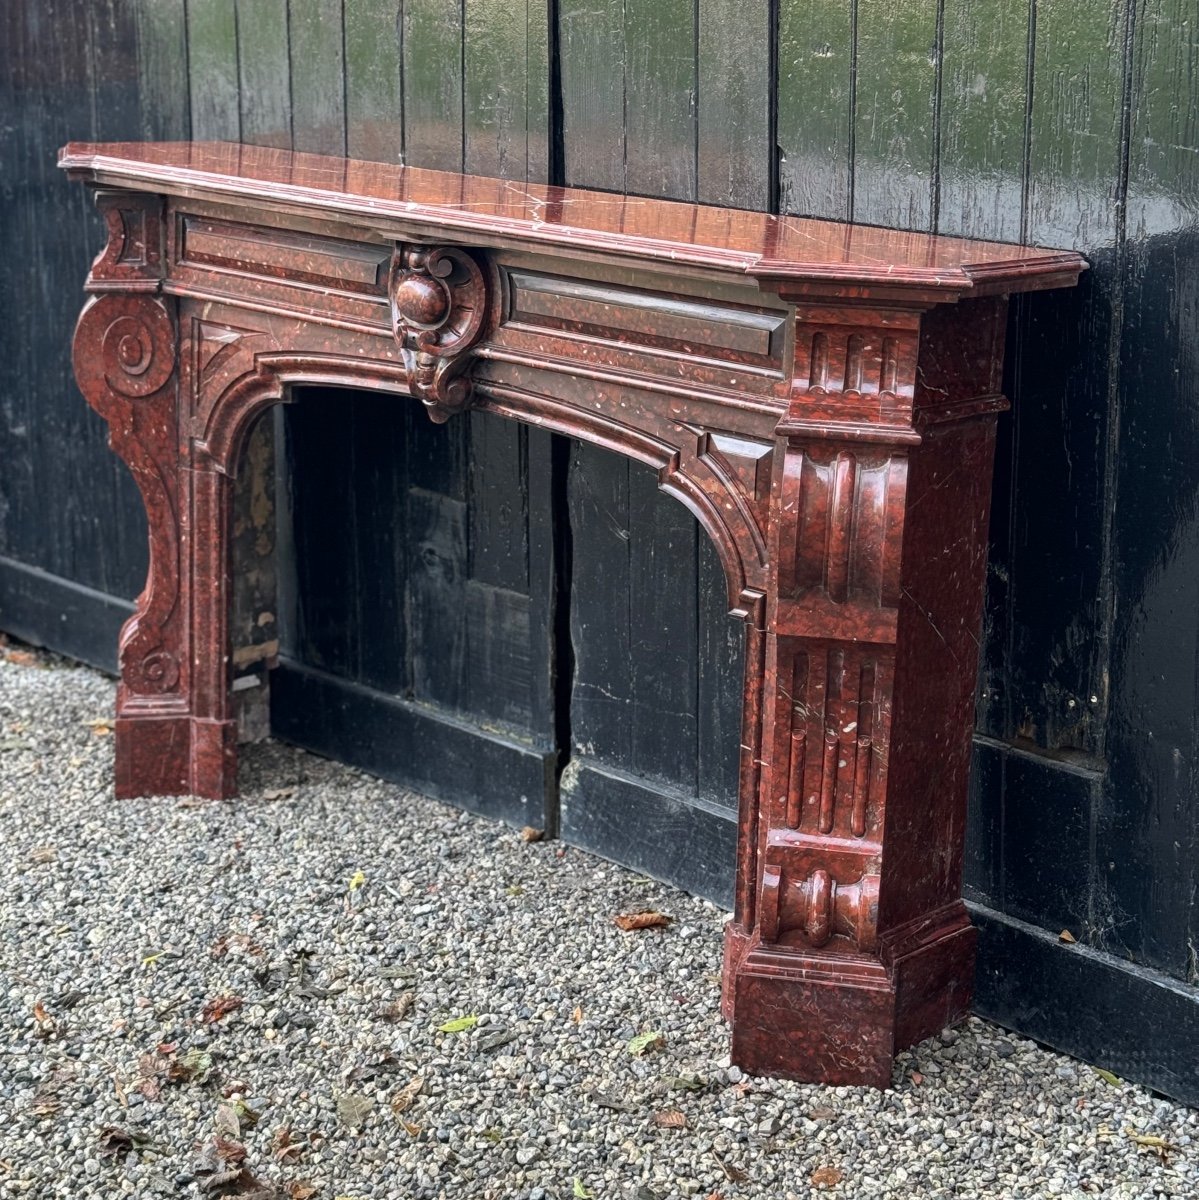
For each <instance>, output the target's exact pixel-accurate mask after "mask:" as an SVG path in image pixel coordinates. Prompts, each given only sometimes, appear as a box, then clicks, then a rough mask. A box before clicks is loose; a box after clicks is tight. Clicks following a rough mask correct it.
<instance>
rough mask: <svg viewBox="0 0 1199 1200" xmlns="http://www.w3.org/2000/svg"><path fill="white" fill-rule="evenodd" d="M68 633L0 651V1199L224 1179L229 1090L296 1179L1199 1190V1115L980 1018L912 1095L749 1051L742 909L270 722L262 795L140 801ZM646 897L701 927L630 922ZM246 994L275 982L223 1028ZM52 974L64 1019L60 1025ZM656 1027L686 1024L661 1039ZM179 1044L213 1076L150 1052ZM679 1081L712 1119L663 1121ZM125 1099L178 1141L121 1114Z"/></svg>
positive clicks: (682, 1091) (554, 1196)
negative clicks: (285, 738)
mask: <svg viewBox="0 0 1199 1200" xmlns="http://www.w3.org/2000/svg"><path fill="white" fill-rule="evenodd" d="M39 661H40V663H41V667H28V666H20V665H18V664H13V663H10V662H8V661H7V660H6V659H4V658H3V656H0V733H2V732H3V731H5V730H7V729H9V728H11V727H13V726H16V725H19V726H21V727H22V729H23V731H24V732H23V733H22V734H21V736H22V737H23V738H27V739H28V740H29V742H30V744H31V745H32V746H34V747H37V749H36V750H35V751H27V750H20V749H18V750H14V751H9V752H6V753H3V754H0V845H2V846H3V847H4V848H5V853H4V854H2V855H0V897H5V898H9V897H17V898H18V899H19V903H15V904H14V903H12V902H11V901H8V902H6V901H3V900H0V906H2V907H3V912H2V916H3V919H2V920H0V1061H2V1062H3V1066H4V1069H3V1070H0V1108H3V1110H4V1113H5V1119H4V1120H3V1121H0V1163H4V1164H12V1167H13V1170H11V1171H10V1170H8V1168H7V1167H6V1168H5V1170H4V1171H0V1200H29V1198H31V1197H32V1198H34V1200H110V1198H112V1200H120V1198H123V1197H126V1196H129V1197H136V1200H143V1198H145V1200H157V1198H158V1197H163V1198H167V1197H170V1198H172V1200H177V1198H178V1197H182V1196H190V1195H192V1194H196V1195H201V1194H207V1193H206V1192H205V1190H204V1186H203V1185H204V1183H205V1180H207V1179H209V1178H210V1177H211V1171H208V1172H207V1173H206V1170H205V1164H204V1161H203V1154H204V1151H205V1147H210V1146H211V1143H212V1138H213V1136H214V1133H215V1124H214V1121H215V1117H216V1111H217V1105H218V1104H224V1105H227V1106H230V1107H233V1108H234V1110H235V1112H236V1113H237V1114H238V1117H237V1119H238V1123H239V1133H238V1139H237V1140H239V1141H240V1142H242V1143H243V1144H244V1146H245V1148H246V1168H247V1170H249V1171H250V1172H251V1173H252V1174H253V1175H254V1176H255V1177H256V1178H258V1179H260V1180H261V1181H262V1182H263V1185H264V1187H265V1189H266V1190H267V1191H268V1192H274V1193H279V1192H281V1191H282V1189H284V1187H285V1185H286V1184H287V1183H288V1182H290V1181H292V1180H295V1179H304V1180H307V1181H309V1182H311V1183H312V1185H313V1186H315V1187H316V1188H317V1189H318V1190H317V1196H318V1197H330V1198H331V1197H335V1196H341V1195H346V1196H353V1197H355V1200H367V1198H368V1197H370V1198H371V1200H417V1198H419V1200H439V1198H441V1197H459V1196H462V1197H467V1196H479V1197H487V1196H495V1197H507V1196H513V1197H527V1200H567V1198H569V1197H571V1196H573V1195H574V1194H575V1186H574V1182H575V1180H576V1179H578V1181H579V1183H580V1184H581V1185H582V1187H583V1188H585V1189H586V1190H587V1191H588V1192H589V1193H590V1194H591V1195H592V1196H594V1197H596V1198H597V1200H609V1198H615V1197H620V1198H625V1197H629V1198H635V1200H668V1198H676V1197H680V1196H707V1195H709V1194H711V1193H713V1192H719V1193H721V1194H722V1195H724V1196H726V1197H727V1198H728V1200H747V1198H749V1197H758V1196H761V1197H777V1198H778V1200H808V1197H809V1195H810V1194H816V1193H814V1192H810V1189H809V1184H808V1180H809V1179H810V1177H811V1175H812V1173H813V1172H814V1171H815V1170H816V1168H817V1167H820V1166H831V1167H835V1168H837V1170H839V1171H840V1172H842V1175H843V1179H842V1181H841V1183H839V1184H838V1185H837V1187H836V1189H835V1192H833V1193H830V1194H833V1195H835V1196H836V1198H837V1200H880V1198H890V1197H897V1198H898V1197H907V1196H912V1197H920V1200H926V1198H927V1200H951V1198H957V1197H969V1198H970V1200H1009V1198H1017V1200H1025V1198H1032V1197H1038V1198H1039V1197H1041V1196H1054V1197H1062V1198H1063V1200H1066V1198H1068V1200H1076V1198H1081V1197H1083V1196H1089V1195H1104V1196H1108V1197H1110V1198H1111V1200H1143V1198H1146V1197H1151V1196H1159V1195H1160V1196H1177V1197H1180V1198H1181V1197H1188V1196H1194V1195H1199V1165H1197V1164H1199V1114H1196V1113H1195V1112H1192V1111H1190V1110H1188V1109H1186V1108H1184V1107H1183V1106H1181V1105H1176V1104H1171V1103H1169V1102H1167V1101H1163V1100H1161V1099H1159V1098H1157V1097H1154V1096H1152V1095H1150V1094H1149V1093H1148V1092H1146V1091H1145V1090H1144V1089H1142V1088H1139V1087H1137V1086H1135V1085H1133V1084H1130V1083H1126V1082H1125V1083H1121V1084H1120V1086H1119V1087H1112V1086H1111V1085H1109V1084H1107V1083H1105V1082H1104V1081H1103V1080H1102V1079H1101V1078H1100V1077H1099V1076H1098V1075H1097V1074H1096V1073H1095V1072H1094V1071H1093V1070H1091V1069H1090V1068H1088V1067H1085V1066H1082V1065H1080V1064H1076V1063H1073V1062H1071V1061H1070V1060H1069V1059H1066V1058H1064V1057H1063V1056H1061V1055H1056V1054H1052V1053H1050V1052H1048V1051H1045V1050H1042V1049H1040V1048H1039V1047H1037V1046H1036V1045H1035V1044H1034V1043H1032V1042H1030V1041H1028V1039H1026V1038H1022V1037H1018V1036H1015V1035H1009V1034H1007V1033H1005V1032H1004V1031H1002V1030H1000V1029H999V1028H998V1027H996V1026H992V1025H988V1024H987V1023H986V1022H984V1021H981V1020H978V1019H971V1020H969V1021H967V1022H966V1023H965V1024H964V1025H962V1026H960V1027H959V1028H957V1029H953V1030H944V1031H942V1032H941V1033H939V1034H938V1035H937V1036H936V1037H934V1038H930V1039H929V1040H928V1041H927V1042H925V1043H923V1044H922V1045H920V1046H918V1047H914V1048H913V1050H912V1051H911V1052H910V1053H905V1054H904V1055H902V1056H901V1057H900V1059H899V1060H898V1062H897V1064H896V1070H895V1074H894V1076H893V1080H892V1088H891V1089H890V1090H888V1091H886V1092H878V1091H873V1090H869V1089H864V1088H846V1087H836V1088H822V1087H818V1086H812V1085H806V1084H798V1083H792V1082H788V1081H785V1080H762V1079H753V1078H749V1077H747V1076H746V1075H745V1074H744V1073H743V1072H742V1070H741V1069H740V1068H739V1067H737V1066H736V1065H734V1064H731V1063H730V1062H729V1059H728V1051H729V1043H728V1029H727V1026H726V1025H725V1024H724V1021H723V1020H722V1018H721V1016H720V1009H719V988H718V985H717V983H716V982H715V981H714V980H715V977H716V976H717V975H718V974H719V971H720V964H721V948H722V947H721V936H722V925H723V921H724V914H723V913H722V912H721V911H720V910H718V909H717V908H715V907H714V906H712V905H710V904H708V903H706V902H705V901H702V900H697V899H694V898H692V897H689V896H686V895H684V894H683V893H681V892H679V891H677V890H675V889H673V888H669V887H667V886H665V885H663V884H659V883H653V882H649V881H646V880H644V879H641V878H639V877H638V876H636V875H635V874H633V873H632V872H630V871H627V870H625V869H623V868H621V867H618V866H614V865H613V864H611V863H607V862H603V861H601V860H599V859H596V858H592V857H590V856H589V855H587V854H584V853H582V852H580V851H578V850H575V849H571V848H566V849H565V850H564V851H563V856H562V857H561V858H558V857H557V854H558V851H559V850H562V849H563V848H562V847H561V846H558V845H554V844H553V843H549V842H543V843H532V844H526V843H524V842H522V841H521V840H520V837H519V835H518V834H517V832H516V831H515V830H511V829H507V828H505V827H503V826H500V825H497V824H495V823H493V822H489V821H486V820H483V819H481V818H477V817H473V816H469V815H467V814H464V813H460V812H457V811H455V810H453V809H450V808H448V807H445V806H443V805H440V804H437V803H435V802H433V801H431V800H428V799H425V798H423V797H420V796H417V795H413V794H412V793H409V792H406V791H404V790H403V789H401V788H398V787H396V786H395V785H394V784H390V783H385V782H381V781H379V780H375V779H371V778H370V777H368V776H366V775H363V774H361V773H359V772H357V771H354V770H351V769H349V768H346V767H343V766H340V765H338V764H336V763H332V762H329V761H327V760H324V759H318V758H315V757H312V756H309V755H306V754H304V753H303V752H301V751H298V750H295V749H291V748H288V747H285V746H282V745H279V744H276V743H269V742H268V743H264V744H261V745H255V746H248V747H243V748H242V765H241V772H240V783H241V787H242V791H243V798H242V799H239V800H235V801H231V802H228V803H221V804H214V803H208V802H200V803H196V802H194V801H182V802H181V801H179V800H177V799H154V800H132V801H120V802H119V803H114V801H113V799H112V739H111V738H110V737H97V736H94V735H93V733H92V732H91V730H90V729H89V728H88V726H87V724H86V723H87V722H90V721H94V720H95V719H96V718H97V717H99V716H105V715H110V714H111V712H112V703H113V684H112V681H111V680H108V679H105V678H104V677H102V676H100V675H98V674H96V673H95V672H92V671H88V670H85V669H83V668H79V667H74V666H70V665H67V664H65V663H64V662H62V660H59V659H56V658H54V657H53V656H50V655H42V656H39ZM287 789H290V791H287ZM281 791H284V792H287V794H285V795H281V794H279V793H280V792H281ZM264 792H270V793H272V794H273V797H274V798H272V799H269V800H268V799H265V798H264V795H263V793H264ZM46 846H53V847H54V848H55V856H54V858H53V860H51V861H46V862H39V863H38V864H37V865H35V866H30V858H31V855H32V854H33V851H34V850H35V849H37V848H39V847H46ZM357 871H361V872H362V874H363V876H364V877H365V879H366V883H365V884H363V885H362V886H360V887H358V888H356V889H354V890H353V892H352V894H351V890H350V887H349V881H350V879H351V878H353V877H354V876H355V873H356V872H357ZM634 905H636V906H638V907H646V908H650V907H652V908H656V909H659V910H661V911H664V912H668V913H669V914H670V915H671V916H672V917H673V918H674V921H675V924H674V925H673V926H672V927H671V929H670V930H667V931H660V932H658V933H655V934H654V935H653V936H652V937H631V936H630V935H628V934H624V933H621V932H620V931H619V930H617V929H615V927H614V926H613V925H612V923H611V918H612V915H613V914H614V913H618V912H622V911H628V910H629V909H631V908H632V907H633V906H634ZM154 956H158V957H154ZM148 959H150V960H151V961H147V960H148ZM301 985H304V986H306V988H307V989H308V990H307V992H306V993H304V994H300V993H299V991H298V989H300V988H301ZM339 989H340V990H339ZM407 993H410V994H411V1000H410V1004H409V1007H408V1008H407V1011H406V1012H404V1013H403V1015H401V1016H399V1017H396V1018H394V1019H393V1018H389V1017H388V1016H386V1015H381V1014H386V1013H387V1012H388V1011H389V1009H391V1007H392V1006H394V1005H395V1004H396V1002H397V1001H398V1000H399V999H400V997H401V996H403V995H405V994H407ZM220 996H237V997H240V998H241V999H242V1000H243V1001H244V1004H243V1006H242V1008H240V1009H238V1010H236V1011H234V1012H232V1013H230V1014H229V1015H228V1016H227V1017H225V1018H224V1019H222V1020H220V1021H217V1022H213V1023H212V1024H210V1025H202V1024H201V1023H200V1022H199V1020H198V1018H199V1013H200V1010H201V1008H202V1007H203V1005H204V1004H205V1003H206V1002H208V1001H209V1000H212V999H215V998H217V997H220ZM39 1000H41V1001H42V1002H43V1003H44V1004H45V1005H46V1007H47V1009H48V1011H49V1013H50V1015H51V1017H52V1018H54V1019H55V1020H57V1021H59V1022H60V1023H61V1025H62V1027H63V1029H64V1030H65V1036H63V1037H62V1038H60V1039H58V1040H52V1039H45V1040H44V1039H42V1038H40V1037H38V1036H37V1033H36V1022H34V1021H33V1020H32V1018H31V1010H32V1007H33V1005H34V1004H35V1003H37V1002H38V1001H39ZM168 1006H170V1007H169V1009H168ZM576 1009H578V1010H581V1013H580V1014H578V1015H581V1018H582V1019H581V1020H576V1019H575V1016H576ZM466 1015H474V1016H476V1017H477V1018H478V1026H477V1028H475V1029H471V1030H467V1031H464V1032H460V1033H450V1034H447V1033H441V1032H439V1030H438V1026H440V1025H443V1024H445V1023H446V1022H448V1021H451V1020H453V1019H454V1018H456V1017H462V1016H466ZM651 1030H656V1031H658V1032H660V1033H661V1034H662V1036H663V1038H664V1045H663V1046H662V1047H661V1048H660V1049H658V1050H657V1051H655V1052H653V1053H651V1054H647V1055H645V1056H644V1057H642V1058H636V1057H634V1056H632V1055H631V1054H630V1052H629V1050H628V1048H627V1043H628V1041H629V1039H630V1038H632V1037H634V1036H636V1035H637V1034H640V1033H644V1032H648V1031H651ZM508 1035H511V1040H508ZM497 1039H498V1040H497ZM160 1043H167V1044H172V1043H178V1049H176V1050H174V1051H172V1052H169V1053H167V1054H165V1056H164V1057H166V1058H168V1059H170V1060H173V1061H174V1062H176V1063H180V1062H183V1061H184V1060H185V1058H186V1059H187V1060H188V1061H193V1062H200V1061H206V1060H204V1058H203V1056H204V1055H208V1056H210V1061H209V1062H208V1071H209V1074H208V1075H207V1077H206V1078H204V1079H202V1080H201V1079H197V1078H191V1079H183V1080H169V1081H168V1080H165V1079H164V1080H158V1081H157V1082H155V1081H153V1080H150V1081H146V1080H145V1079H143V1072H144V1071H147V1070H150V1071H153V1070H154V1066H153V1064H154V1062H155V1056H156V1055H157V1054H158V1053H159V1052H158V1050H157V1047H158V1046H159V1044H160ZM485 1046H490V1048H489V1049H486V1048H484V1047H485ZM147 1064H149V1065H147ZM914 1074H918V1075H919V1076H920V1077H921V1082H920V1083H919V1084H917V1083H915V1082H914V1081H913V1078H912V1076H913V1075H914ZM418 1077H419V1078H420V1080H421V1081H422V1083H421V1086H420V1088H419V1090H417V1091H415V1092H413V1093H412V1094H411V1095H410V1096H408V1098H407V1100H406V1102H404V1103H402V1104H401V1105H400V1107H401V1108H402V1111H400V1112H393V1111H392V1101H393V1100H395V1099H396V1098H397V1097H400V1096H401V1094H402V1092H403V1089H405V1088H406V1087H408V1086H409V1085H410V1084H412V1082H413V1081H414V1080H415V1079H416V1078H418ZM692 1077H697V1078H699V1079H701V1080H702V1081H703V1086H702V1087H699V1088H698V1089H695V1088H691V1087H688V1086H686V1085H684V1084H681V1083H680V1081H682V1080H688V1079H691V1078H692ZM116 1082H119V1084H120V1088H121V1094H122V1095H123V1096H124V1102H122V1100H121V1099H120V1097H119V1095H118V1091H117V1088H116V1086H115V1084H116ZM347 1095H349V1096H352V1097H354V1098H355V1102H354V1104H353V1105H352V1106H351V1108H347V1107H346V1106H345V1105H343V1106H342V1108H341V1109H340V1110H339V1107H338V1100H339V1099H342V1098H344V1097H346V1096H347ZM35 1100H36V1102H37V1105H38V1106H39V1111H37V1112H35V1111H34V1107H35V1104H34V1102H35ZM1080 1101H1082V1103H1080ZM239 1102H241V1103H244V1104H245V1105H246V1106H247V1107H248V1109H249V1110H250V1113H251V1114H257V1117H258V1119H257V1121H255V1120H254V1119H253V1116H252V1115H247V1113H246V1112H245V1111H244V1110H243V1109H239V1108H237V1105H238V1104H239ZM676 1109H677V1110H679V1111H681V1112H682V1113H683V1114H684V1115H685V1117H686V1122H687V1125H686V1128H685V1129H672V1128H659V1127H657V1126H655V1125H654V1124H653V1117H654V1114H655V1113H660V1112H663V1111H666V1110H676ZM352 1110H354V1111H357V1110H361V1112H362V1113H363V1114H365V1115H364V1117H363V1119H362V1121H361V1123H360V1124H359V1126H358V1127H357V1128H355V1129H351V1128H349V1127H348V1125H347V1124H346V1123H344V1121H343V1118H344V1117H346V1116H350V1117H351V1118H352V1117H353V1111H352ZM228 1119H229V1118H228V1115H226V1116H224V1117H223V1118H222V1120H223V1121H224V1122H225V1123H227V1122H228ZM401 1122H404V1123H406V1124H407V1127H406V1126H405V1124H402V1123H401ZM107 1126H113V1127H116V1128H117V1129H118V1130H123V1131H125V1133H126V1134H129V1133H133V1132H136V1134H137V1137H138V1139H139V1143H138V1144H140V1139H141V1138H143V1137H144V1138H145V1139H147V1141H148V1143H149V1144H150V1146H152V1147H153V1150H150V1149H149V1148H147V1150H146V1151H145V1152H143V1151H141V1150H139V1149H138V1148H137V1147H136V1145H135V1148H134V1149H133V1150H128V1149H127V1145H126V1144H121V1143H120V1142H117V1143H116V1145H115V1147H106V1146H104V1145H102V1143H101V1137H100V1131H101V1130H103V1129H104V1128H105V1127H107ZM285 1128H287V1129H289V1130H290V1133H289V1134H288V1137H289V1138H292V1139H294V1143H295V1145H296V1146H297V1148H298V1149H299V1155H298V1157H297V1156H295V1155H284V1156H283V1157H280V1155H279V1154H278V1153H277V1151H278V1149H279V1144H278V1142H277V1139H278V1138H279V1136H280V1134H281V1131H282V1130H283V1129H285ZM1126 1130H1133V1131H1134V1132H1138V1133H1144V1134H1152V1135H1155V1136H1159V1137H1163V1138H1165V1139H1166V1140H1167V1141H1169V1142H1170V1143H1171V1144H1173V1145H1175V1146H1177V1147H1178V1148H1179V1149H1178V1151H1177V1152H1176V1153H1173V1154H1171V1155H1169V1156H1168V1161H1166V1162H1163V1161H1162V1160H1161V1159H1160V1158H1159V1157H1158V1156H1157V1155H1155V1154H1152V1153H1148V1152H1146V1151H1144V1150H1142V1149H1141V1148H1140V1147H1139V1146H1138V1145H1137V1144H1136V1143H1135V1142H1134V1141H1133V1139H1132V1138H1131V1137H1129V1136H1127V1134H1126V1133H1125V1131H1126ZM413 1131H415V1132H413ZM197 1153H199V1154H200V1156H201V1157H200V1158H197ZM726 1171H728V1172H732V1174H733V1175H734V1177H736V1178H739V1175H738V1173H739V1172H745V1173H746V1176H747V1178H746V1180H745V1181H744V1182H742V1183H734V1182H732V1181H731V1180H730V1177H729V1175H728V1174H726ZM283 1194H286V1193H285V1192H284V1193H283Z"/></svg>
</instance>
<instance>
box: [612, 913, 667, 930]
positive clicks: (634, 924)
mask: <svg viewBox="0 0 1199 1200" xmlns="http://www.w3.org/2000/svg"><path fill="white" fill-rule="evenodd" d="M672 920H673V918H672V917H668V916H667V915H666V914H665V913H660V912H635V913H622V914H621V915H620V916H619V917H613V918H612V923H613V924H614V925H616V926H618V927H619V928H621V929H623V930H624V931H625V933H631V932H632V931H633V930H634V929H661V928H662V927H663V926H666V925H669V924H670V922H671V921H672Z"/></svg>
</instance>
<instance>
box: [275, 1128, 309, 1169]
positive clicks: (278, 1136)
mask: <svg viewBox="0 0 1199 1200" xmlns="http://www.w3.org/2000/svg"><path fill="white" fill-rule="evenodd" d="M307 1149H308V1144H307V1143H306V1142H296V1141H293V1140H292V1136H291V1126H290V1125H280V1126H279V1128H278V1129H276V1130H275V1135H274V1137H272V1138H271V1152H272V1153H273V1154H274V1156H275V1157H276V1158H278V1159H282V1160H283V1161H284V1162H288V1161H290V1160H291V1159H295V1158H299V1157H300V1155H301V1154H303V1153H304V1151H305V1150H307Z"/></svg>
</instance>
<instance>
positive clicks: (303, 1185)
mask: <svg viewBox="0 0 1199 1200" xmlns="http://www.w3.org/2000/svg"><path fill="white" fill-rule="evenodd" d="M285 1186H286V1188H287V1195H288V1198H289V1200H308V1198H309V1196H315V1195H316V1190H317V1189H316V1184H315V1183H309V1182H308V1180H306V1179H293V1180H292V1181H291V1182H290V1183H288V1184H286V1185H285Z"/></svg>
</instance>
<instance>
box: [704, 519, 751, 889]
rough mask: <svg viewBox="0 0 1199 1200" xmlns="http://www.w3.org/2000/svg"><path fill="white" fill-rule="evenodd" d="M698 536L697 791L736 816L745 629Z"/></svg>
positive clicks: (708, 544)
mask: <svg viewBox="0 0 1199 1200" xmlns="http://www.w3.org/2000/svg"><path fill="white" fill-rule="evenodd" d="M697 536H698V551H699V562H698V564H697V565H698V572H697V578H698V587H697V589H696V595H697V599H698V609H697V613H696V620H697V625H698V630H699V637H698V654H697V656H696V669H697V702H696V743H697V755H696V764H697V765H696V792H697V794H698V795H699V796H701V797H702V798H703V799H704V800H707V801H708V802H709V803H712V804H718V805H720V807H721V808H727V809H728V810H729V811H730V812H736V811H737V789H738V783H739V780H738V775H739V771H740V765H741V695H742V688H743V686H744V679H745V628H746V627H745V622H744V621H742V620H740V619H739V618H733V617H730V616H729V597H728V585H727V583H726V582H725V577H724V568H723V567H722V566H721V565H720V558H719V556H718V555H717V553H716V547H715V546H714V545H713V544H712V540H711V538H709V537H708V535H707V534H706V533H705V532H704V531H703V530H702V529H699V530H697ZM729 869H730V871H731V870H732V864H729Z"/></svg>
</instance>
